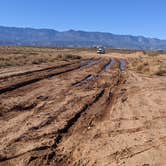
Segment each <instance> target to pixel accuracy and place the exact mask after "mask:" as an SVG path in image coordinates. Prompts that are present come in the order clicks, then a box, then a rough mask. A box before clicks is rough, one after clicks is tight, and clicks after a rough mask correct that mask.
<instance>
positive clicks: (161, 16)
mask: <svg viewBox="0 0 166 166" xmlns="http://www.w3.org/2000/svg"><path fill="white" fill-rule="evenodd" d="M0 25H2V26H12V27H32V28H50V29H55V30H59V31H65V30H69V29H74V30H85V31H100V32H110V33H115V34H131V35H137V36H138V35H141V36H146V37H155V38H160V39H166V0H0Z"/></svg>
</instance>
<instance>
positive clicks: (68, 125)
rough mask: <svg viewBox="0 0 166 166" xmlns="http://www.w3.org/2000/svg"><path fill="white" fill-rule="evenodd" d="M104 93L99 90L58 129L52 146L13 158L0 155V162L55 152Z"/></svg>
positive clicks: (42, 147)
mask: <svg viewBox="0 0 166 166" xmlns="http://www.w3.org/2000/svg"><path fill="white" fill-rule="evenodd" d="M104 92H105V90H104V89H101V90H100V91H99V92H98V93H97V94H96V95H95V97H94V98H92V101H90V102H89V103H87V104H85V105H84V106H83V107H82V109H81V110H80V111H79V112H77V113H76V114H74V116H73V117H72V118H71V119H69V120H68V121H67V123H66V125H65V126H64V127H63V128H62V129H59V130H58V131H57V132H56V136H55V140H54V144H53V145H52V146H40V147H37V148H34V149H32V150H29V151H27V152H24V153H21V154H18V155H14V156H10V157H7V156H2V155H0V162H5V161H8V160H11V159H14V158H17V157H20V156H22V155H24V154H26V153H29V152H32V151H40V150H47V149H50V148H51V149H54V150H56V148H57V145H58V144H59V143H60V142H61V140H62V139H63V137H64V135H65V134H66V133H67V132H68V131H69V129H70V128H71V127H72V126H73V125H74V124H75V123H76V122H77V121H78V119H79V118H80V117H81V115H82V113H84V112H86V111H87V110H88V109H89V108H90V107H91V106H92V105H93V104H94V103H96V102H97V101H98V100H99V99H100V98H101V97H102V96H103V94H104Z"/></svg>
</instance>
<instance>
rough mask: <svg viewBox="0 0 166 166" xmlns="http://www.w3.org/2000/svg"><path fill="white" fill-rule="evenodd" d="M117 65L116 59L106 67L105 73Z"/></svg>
mask: <svg viewBox="0 0 166 166" xmlns="http://www.w3.org/2000/svg"><path fill="white" fill-rule="evenodd" d="M115 63H116V61H115V60H114V59H111V61H110V63H108V64H107V65H106V66H105V67H104V71H105V72H107V71H109V70H110V68H111V67H112V66H113V65H114V64H115Z"/></svg>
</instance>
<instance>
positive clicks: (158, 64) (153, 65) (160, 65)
mask: <svg viewBox="0 0 166 166" xmlns="http://www.w3.org/2000/svg"><path fill="white" fill-rule="evenodd" d="M164 56H165V55H163V56H162V57H161V56H150V57H149V56H148V57H146V58H145V57H139V58H135V59H134V60H132V61H131V64H130V68H131V69H134V70H135V71H136V72H138V73H142V74H148V75H159V76H163V75H166V59H165V58H164Z"/></svg>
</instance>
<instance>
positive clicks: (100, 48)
mask: <svg viewBox="0 0 166 166" xmlns="http://www.w3.org/2000/svg"><path fill="white" fill-rule="evenodd" d="M97 54H105V49H104V48H103V47H99V48H98V50H97Z"/></svg>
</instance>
